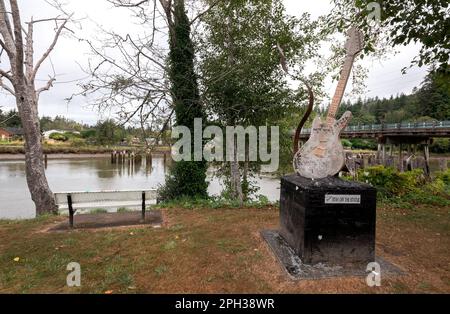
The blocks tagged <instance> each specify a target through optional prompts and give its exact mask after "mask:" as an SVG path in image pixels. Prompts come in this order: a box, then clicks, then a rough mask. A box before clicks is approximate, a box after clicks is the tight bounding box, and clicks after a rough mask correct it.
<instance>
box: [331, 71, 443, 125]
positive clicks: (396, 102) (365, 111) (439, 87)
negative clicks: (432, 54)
mask: <svg viewBox="0 0 450 314" xmlns="http://www.w3.org/2000/svg"><path fill="white" fill-rule="evenodd" d="M449 86H450V75H449V74H448V73H446V74H434V73H429V74H428V75H427V76H426V77H425V80H424V81H423V82H422V84H421V85H420V87H418V88H415V89H414V90H413V93H412V94H411V95H404V94H401V95H397V96H396V97H393V96H391V97H390V98H383V99H379V98H378V97H376V98H367V99H361V98H360V99H358V100H357V101H356V102H349V101H347V102H344V103H343V104H342V105H341V106H340V108H339V112H338V116H340V115H341V114H343V113H344V112H345V111H347V110H349V111H351V112H352V113H353V119H352V122H351V124H373V123H375V124H380V123H398V122H404V121H410V122H426V121H443V120H450V90H449V89H450V88H449Z"/></svg>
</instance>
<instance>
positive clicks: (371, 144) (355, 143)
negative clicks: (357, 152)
mask: <svg viewBox="0 0 450 314" xmlns="http://www.w3.org/2000/svg"><path fill="white" fill-rule="evenodd" d="M350 142H351V143H352V145H351V147H352V148H353V149H370V150H376V149H377V143H375V141H373V140H364V139H359V138H355V139H351V140H350Z"/></svg>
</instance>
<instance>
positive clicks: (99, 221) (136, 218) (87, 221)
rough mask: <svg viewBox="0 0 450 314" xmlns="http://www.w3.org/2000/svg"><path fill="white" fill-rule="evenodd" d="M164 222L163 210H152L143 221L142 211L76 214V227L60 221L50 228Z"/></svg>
mask: <svg viewBox="0 0 450 314" xmlns="http://www.w3.org/2000/svg"><path fill="white" fill-rule="evenodd" d="M162 222H163V219H162V215H161V211H159V210H152V211H147V212H146V213H145V220H144V221H142V216H141V212H125V213H99V214H81V215H75V216H74V227H73V228H71V227H70V225H69V222H68V221H65V222H61V223H58V224H57V225H55V226H53V227H51V228H50V229H48V231H49V232H51V231H67V230H73V229H98V228H111V227H122V226H136V225H152V226H155V225H161V224H162Z"/></svg>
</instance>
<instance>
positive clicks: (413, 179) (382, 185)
mask: <svg viewBox="0 0 450 314" xmlns="http://www.w3.org/2000/svg"><path fill="white" fill-rule="evenodd" d="M358 179H359V180H360V181H363V182H366V183H369V184H371V185H373V186H374V187H376V188H377V189H378V190H379V192H380V193H381V194H384V195H386V196H393V195H397V196H401V195H404V194H406V193H408V192H411V191H413V190H415V189H416V188H418V187H419V186H422V185H423V184H424V183H425V176H424V174H423V171H422V170H421V169H414V170H413V171H408V172H399V171H397V170H396V169H394V168H390V167H389V168H385V167H383V166H374V167H369V168H366V169H360V170H358Z"/></svg>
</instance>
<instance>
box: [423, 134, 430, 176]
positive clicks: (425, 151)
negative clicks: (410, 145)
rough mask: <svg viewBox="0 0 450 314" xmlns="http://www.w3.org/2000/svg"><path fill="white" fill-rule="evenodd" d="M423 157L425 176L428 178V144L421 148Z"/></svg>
mask: <svg viewBox="0 0 450 314" xmlns="http://www.w3.org/2000/svg"><path fill="white" fill-rule="evenodd" d="M423 155H424V157H425V174H426V175H427V176H428V177H429V176H430V147H429V145H428V142H427V143H426V144H425V146H424V147H423Z"/></svg>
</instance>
